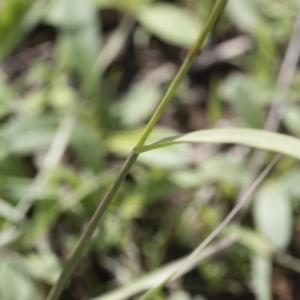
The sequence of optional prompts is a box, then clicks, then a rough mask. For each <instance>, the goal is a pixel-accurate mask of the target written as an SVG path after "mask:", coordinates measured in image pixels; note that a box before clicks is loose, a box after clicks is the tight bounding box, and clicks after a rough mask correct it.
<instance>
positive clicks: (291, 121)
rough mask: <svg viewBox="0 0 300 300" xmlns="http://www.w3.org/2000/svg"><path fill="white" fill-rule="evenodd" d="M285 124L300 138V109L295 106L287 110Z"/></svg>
mask: <svg viewBox="0 0 300 300" xmlns="http://www.w3.org/2000/svg"><path fill="white" fill-rule="evenodd" d="M283 121H284V124H285V125H286V126H287V128H288V129H289V130H290V132H291V133H292V134H294V135H296V136H298V137H300V108H299V107H297V106H295V105H293V106H290V107H287V108H286V109H285V112H284V115H283Z"/></svg>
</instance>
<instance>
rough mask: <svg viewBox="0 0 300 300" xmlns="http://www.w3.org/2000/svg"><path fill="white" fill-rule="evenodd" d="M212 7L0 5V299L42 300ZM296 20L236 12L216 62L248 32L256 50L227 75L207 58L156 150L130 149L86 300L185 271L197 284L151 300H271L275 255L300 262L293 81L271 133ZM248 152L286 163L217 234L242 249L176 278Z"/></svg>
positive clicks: (233, 194)
mask: <svg viewBox="0 0 300 300" xmlns="http://www.w3.org/2000/svg"><path fill="white" fill-rule="evenodd" d="M211 7H212V1H210V0H205V1H193V0H184V1H172V3H171V2H170V1H167V2H166V1H152V0H143V1H140V0H126V1H118V0H109V1H107V0H91V1H88V0H76V1H75V0H72V1H71V0H63V1H62V0H51V1H29V0H2V1H1V3H0V58H1V70H0V90H1V93H0V298H1V300H26V299H44V298H45V296H46V294H47V292H48V291H49V287H50V286H51V285H53V284H54V283H55V282H56V280H57V278H58V277H59V274H60V272H61V270H62V266H63V265H64V264H65V262H66V258H67V257H69V256H70V253H71V251H72V250H73V249H74V245H75V244H76V241H78V239H79V237H80V235H81V233H82V232H83V230H84V228H86V226H87V223H88V221H89V220H90V218H91V216H92V215H93V213H94V211H95V209H96V208H97V206H98V204H99V202H100V200H101V198H102V197H103V195H104V194H105V192H106V191H107V190H108V189H109V187H110V186H111V184H112V182H113V180H114V177H115V174H116V172H117V171H118V169H119V168H120V165H121V163H122V162H123V161H124V159H125V158H126V157H127V156H128V154H129V152H130V151H131V150H132V149H133V148H134V147H135V145H136V143H137V141H138V140H139V138H140V137H141V134H142V132H143V128H144V127H145V123H147V121H149V119H150V118H151V116H152V115H153V113H154V111H155V109H156V107H157V105H158V104H159V102H160V100H161V98H162V96H163V95H164V94H165V90H166V87H167V86H168V85H169V83H170V80H171V78H172V76H173V75H174V72H175V71H176V69H177V68H178V66H179V65H180V64H181V62H182V57H183V54H184V53H185V52H186V50H187V49H188V48H189V47H190V46H191V45H193V43H194V42H195V39H196V38H197V36H198V35H199V31H200V29H201V28H203V24H204V20H205V19H206V18H207V15H208V13H209V11H210V10H211ZM297 9H299V1H297V0H289V1H283V0H276V1H273V0H253V1H250V0H229V3H228V6H227V8H226V12H225V15H224V16H223V17H221V18H220V20H219V23H218V25H217V26H216V27H215V28H214V30H213V32H210V37H209V38H208V39H207V40H206V45H208V47H211V49H209V51H208V52H209V53H210V54H211V53H215V52H214V51H215V49H216V48H217V47H218V45H219V44H220V45H223V43H224V42H227V41H229V40H231V38H233V37H239V36H245V34H246V38H248V39H251V40H252V42H253V43H252V44H253V45H252V48H251V49H250V50H249V49H248V50H245V51H246V52H242V53H241V55H240V56H238V57H234V56H233V57H231V58H229V59H228V58H226V64H223V62H222V61H221V60H222V57H223V56H222V55H221V56H220V57H221V58H220V57H218V55H217V56H214V58H213V60H212V61H211V62H210V61H209V59H208V60H207V62H206V63H207V66H206V67H205V68H206V69H205V70H204V68H202V66H201V63H200V66H199V64H198V62H199V61H200V60H199V61H198V62H197V63H196V64H195V66H194V67H195V68H194V67H193V69H192V71H191V72H190V74H189V76H188V77H187V78H186V79H185V81H184V86H181V87H180V89H179V91H178V92H177V93H175V97H174V98H175V99H174V102H173V103H171V104H170V105H169V106H168V107H167V108H166V110H165V112H164V114H163V116H162V118H161V120H160V123H159V125H158V126H156V127H155V128H154V130H153V131H152V132H151V135H150V143H147V144H146V145H144V146H140V147H137V148H135V151H136V152H138V153H141V155H140V156H139V158H138V160H137V162H136V163H135V164H134V166H133V167H132V169H131V170H130V173H129V176H127V177H126V179H125V180H124V182H123V185H122V186H121V188H120V191H119V192H118V193H117V194H116V196H115V197H114V198H113V201H112V203H111V205H110V207H109V209H108V210H107V212H106V213H105V216H104V217H103V219H102V221H101V224H100V225H99V226H98V229H97V231H96V233H95V235H94V236H93V239H92V242H91V243H90V244H89V247H88V249H87V251H86V256H85V257H84V258H83V261H82V262H81V263H80V265H79V267H78V270H77V271H76V278H77V279H78V282H80V284H79V286H80V287H79V289H81V288H82V290H83V292H82V293H83V294H84V295H83V297H85V298H89V299H92V298H94V299H99V300H100V299H101V300H104V299H107V300H109V299H110V300H112V299H115V300H116V299H126V298H127V297H134V296H136V295H138V294H139V293H141V292H145V291H147V290H148V289H153V288H155V287H157V285H159V284H161V282H162V281H164V280H166V278H169V277H170V276H171V275H172V274H174V272H176V270H178V268H179V269H180V270H181V271H182V273H180V274H178V276H179V275H180V276H181V275H182V276H184V273H185V272H188V270H190V269H194V272H193V273H191V274H190V275H189V276H191V277H189V276H187V277H186V279H187V281H185V280H184V281H180V280H177V281H176V282H175V284H174V286H172V285H171V286H168V287H167V289H166V290H165V291H161V292H159V293H158V294H156V296H155V297H156V298H157V299H198V300H199V299H202V298H203V299H206V298H207V299H210V298H214V299H215V298H219V299H223V298H224V297H225V296H224V295H225V294H228V293H230V294H234V296H235V297H236V298H237V299H239V298H240V299H242V298H243V296H244V295H245V294H247V293H250V291H249V290H248V289H247V288H245V287H246V286H247V284H248V283H249V279H250V278H251V284H252V285H251V291H253V292H254V293H255V295H256V298H257V299H262V300H266V299H272V295H271V294H272V293H271V290H272V272H273V271H274V270H273V269H272V264H273V258H274V257H275V254H276V253H277V251H279V250H280V251H282V252H286V253H288V252H289V249H290V248H289V246H290V245H291V244H292V246H293V249H297V250H298V249H299V245H298V241H297V238H295V236H293V232H294V231H296V230H297V226H298V223H299V217H298V215H297V213H295V212H298V210H299V204H300V202H299V199H300V188H299V180H300V170H299V167H298V165H297V163H296V159H299V158H300V156H299V153H300V150H299V149H300V142H299V139H298V138H299V137H300V130H299V128H300V124H299V120H300V110H299V78H300V74H299V70H298V69H297V70H296V74H295V76H294V79H293V82H292V86H291V88H290V90H289V92H288V93H287V98H288V99H286V100H290V103H289V104H288V105H287V107H286V109H285V110H284V112H283V114H282V116H281V115H280V114H279V121H281V120H280V118H281V117H282V126H281V127H279V130H278V133H271V132H267V131H264V130H262V129H263V128H264V125H265V121H266V118H267V115H268V111H269V109H270V107H271V106H272V105H273V99H274V93H275V91H276V85H277V80H276V77H277V73H278V70H279V68H280V65H281V63H282V58H283V55H284V52H285V49H286V46H287V44H288V41H289V39H290V36H291V32H292V25H293V21H294V18H295V14H296V11H297ZM124 24H125V25H124ZM53 32H54V36H55V37H52V36H51V34H53ZM109 43H111V44H109ZM106 47H107V48H106ZM239 47H241V48H242V49H243V45H239V46H237V48H239ZM222 49H223V51H225V50H226V49H225V48H222ZM224 49H225V50H224ZM229 50H230V49H229ZM204 52H205V51H204ZM204 52H203V54H204V55H205V53H204ZM225 52H226V51H225ZM216 53H217V52H216ZM230 53H231V52H230V51H229V54H230ZM221 54H224V53H223V52H222V53H221ZM225 54H226V55H227V52H226V53H225ZM226 55H225V56H226ZM206 57H208V56H206ZM229 57H230V56H229ZM209 58H210V57H209ZM213 66H214V67H213ZM228 66H229V71H228V72H227V69H226V68H227V67H228ZM224 70H225V72H224ZM206 71H209V72H206ZM224 73H226V75H225V76H224ZM227 73H228V74H227ZM208 82H209V84H207V83H208ZM275 96H276V95H275ZM282 100H285V99H282ZM208 124H213V125H212V127H216V128H212V129H209V127H210V126H208ZM224 126H225V127H229V128H221V127H224ZM245 127H247V128H245ZM203 129H205V130H203ZM222 144H226V145H222ZM232 144H234V145H232ZM167 146H171V147H167ZM250 147H254V148H259V149H263V150H267V151H272V152H280V153H283V154H287V155H290V156H292V157H287V156H283V157H282V158H281V160H280V163H278V165H277V167H276V168H275V169H274V170H273V172H271V173H270V174H269V175H268V176H269V178H268V180H267V181H266V183H264V184H262V186H261V187H259V188H258V190H257V192H256V194H255V196H254V198H255V199H254V200H255V201H254V205H253V209H249V210H247V211H246V212H245V219H242V220H241V223H240V224H239V223H238V222H236V223H234V224H233V225H231V226H230V227H228V228H226V229H225V230H224V232H223V234H222V237H221V238H220V243H222V241H223V240H225V241H227V239H229V240H230V239H232V238H233V239H235V240H234V241H235V243H236V244H237V245H236V246H234V247H232V248H231V250H230V251H227V252H224V253H223V252H221V250H222V249H225V248H226V247H225V246H224V248H222V247H220V248H218V250H217V251H216V252H214V251H213V249H214V248H213V247H212V248H205V249H204V250H203V251H200V253H198V254H199V255H197V256H196V257H194V258H193V259H191V260H190V261H189V263H187V261H185V262H186V265H185V267H186V268H183V267H182V266H183V264H182V262H183V260H181V259H180V260H179V261H176V260H175V261H173V260H174V259H176V258H181V256H183V255H186V254H188V253H190V252H192V251H193V249H197V247H199V245H200V246H201V243H202V241H203V240H204V239H205V238H206V237H207V236H208V235H209V234H210V233H211V232H212V231H213V230H214V229H215V227H216V226H217V225H218V224H219V223H220V222H221V221H222V220H223V219H224V218H225V217H226V216H227V215H228V212H229V211H230V209H231V208H232V206H233V205H234V203H235V201H236V199H237V198H238V195H239V189H240V187H242V186H243V185H245V182H248V179H249V178H251V177H252V175H253V174H252V165H249V161H250V162H251V159H249V158H250ZM150 150H151V151H150ZM272 156H273V153H268V154H267V155H266V157H265V158H264V159H263V161H262V165H261V166H260V168H262V167H263V166H265V165H266V164H267V163H268V162H269V159H270V157H272ZM255 176H257V174H256V175H255ZM252 221H253V222H252ZM228 245H232V244H230V243H229V244H228ZM227 247H229V246H227ZM213 253H220V255H219V256H218V258H214V257H212V255H213ZM204 259H206V261H205V262H203V260H204ZM170 261H171V263H170V265H164V264H165V263H167V262H170ZM162 265H163V266H162ZM295 265H296V264H294V265H293V267H294V268H296V267H295ZM275 267H276V266H275ZM290 267H291V266H290ZM277 271H278V270H277ZM298 271H299V270H298ZM279 273H280V270H279ZM103 274H104V275H103ZM106 274H107V276H106ZM285 274H287V273H284V272H282V274H281V273H280V276H283V277H284V276H286V275H285ZM237 277H238V278H237ZM77 279H76V280H77ZM189 279H191V282H197V286H196V287H195V289H194V287H193V286H191V285H189ZM286 279H287V280H291V279H290V277H289V276H286ZM76 282H77V281H76ZM186 282H187V283H186ZM199 282H201V284H198V283H199ZM202 283H203V284H202ZM289 283H290V284H292V280H291V282H289ZM81 284H82V286H81ZM68 289H69V290H68V293H71V294H72V289H74V286H73V285H72V282H71V284H70V287H69V288H68ZM108 291H110V292H108ZM80 292H81V290H80V291H79V294H80ZM74 293H75V296H70V297H71V298H72V299H76V297H79V296H78V295H76V291H74ZM277 296H278V295H277ZM245 297H247V295H246V296H245Z"/></svg>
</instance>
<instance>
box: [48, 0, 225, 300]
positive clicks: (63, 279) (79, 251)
mask: <svg viewBox="0 0 300 300" xmlns="http://www.w3.org/2000/svg"><path fill="white" fill-rule="evenodd" d="M227 2H228V0H217V1H216V3H215V4H214V6H213V9H212V11H211V13H210V15H209V17H208V19H207V21H206V23H205V25H204V27H203V28H202V30H201V32H200V34H199V37H198V38H197V40H196V42H195V44H194V45H193V46H192V47H191V48H190V50H189V52H188V54H187V56H186V58H185V60H184V62H183V64H182V66H181V68H180V69H179V71H178V73H177V75H176V76H175V78H174V80H173V81H172V83H171V85H170V87H169V89H168V90H167V92H166V94H165V96H164V97H163V99H162V101H161V103H160V104H159V106H158V108H157V109H156V111H155V113H154V114H153V116H152V118H151V120H150V121H149V123H148V125H147V126H146V128H145V130H144V132H143V134H142V136H141V138H140V140H139V141H138V143H137V145H136V146H138V147H140V146H143V145H144V143H145V142H146V140H147V138H148V137H149V135H150V133H151V132H152V130H153V128H154V126H155V125H156V123H157V122H158V120H159V118H160V116H161V115H162V113H163V111H164V109H165V108H166V106H167V105H168V104H169V102H170V100H171V99H172V97H173V96H174V94H175V93H176V91H177V89H178V87H179V85H180V83H181V81H182V80H183V78H184V76H185V75H186V73H187V72H188V70H189V68H190V66H191V64H192V62H193V60H194V58H195V57H196V56H197V55H198V53H200V50H201V48H202V46H203V44H204V42H205V40H206V38H207V36H208V34H209V33H210V31H211V30H212V29H213V27H214V25H215V24H216V22H217V20H218V18H219V17H220V15H221V13H222V12H223V10H224V8H225V5H226V3H227ZM138 155H139V154H138V153H135V152H133V151H132V152H131V153H130V155H129V156H128V158H127V159H126V161H125V163H124V165H123V167H122V168H121V170H120V171H119V173H118V174H117V177H116V178H115V180H114V182H113V183H112V185H111V187H110V189H109V190H108V191H107V193H106V195H105V196H104V198H103V199H102V201H101V202H100V204H99V206H98V207H97V209H96V211H95V213H94V215H93V216H92V218H91V220H90V222H89V224H88V225H87V227H86V229H85V231H84V232H83V234H82V235H81V237H80V239H79V240H78V242H77V244H76V246H75V248H74V250H73V252H72V253H71V256H70V258H69V260H68V261H67V263H66V265H65V267H64V269H63V271H62V273H61V275H60V277H59V279H58V281H57V282H56V284H55V285H54V286H53V287H52V289H51V291H50V293H49V295H48V297H47V298H46V300H57V299H58V298H59V297H60V295H61V293H62V291H63V289H64V287H65V285H66V284H67V282H68V281H69V279H70V277H71V275H72V273H73V271H74V269H75V267H76V265H77V263H78V261H79V259H80V258H81V257H82V255H83V254H84V252H85V250H86V249H87V247H88V245H89V241H90V239H91V237H92V235H93V233H94V232H95V230H96V228H97V226H98V224H99V221H100V220H101V218H102V216H103V214H104V213H105V211H106V209H107V207H108V206H109V204H110V202H111V201H112V199H113V198H114V196H115V194H116V193H117V191H118V189H119V187H120V186H121V184H122V182H123V181H124V179H125V177H126V175H127V174H128V172H129V171H130V169H131V167H132V166H133V164H134V163H135V161H136V159H137V158H138Z"/></svg>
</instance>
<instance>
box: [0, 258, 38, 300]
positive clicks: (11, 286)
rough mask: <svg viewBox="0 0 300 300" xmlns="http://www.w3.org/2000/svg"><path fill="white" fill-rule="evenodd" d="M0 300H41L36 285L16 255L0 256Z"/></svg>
mask: <svg viewBox="0 0 300 300" xmlns="http://www.w3.org/2000/svg"><path fill="white" fill-rule="evenodd" d="M0 298H1V300H32V299H35V300H39V299H42V297H41V295H40V292H39V291H38V289H37V286H36V284H35V283H34V281H33V280H32V278H31V277H30V276H29V274H28V273H27V271H26V268H25V266H24V263H23V260H22V259H21V257H19V256H17V255H16V254H2V255H1V256H0Z"/></svg>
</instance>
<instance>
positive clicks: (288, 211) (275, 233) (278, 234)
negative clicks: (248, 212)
mask: <svg viewBox="0 0 300 300" xmlns="http://www.w3.org/2000/svg"><path fill="white" fill-rule="evenodd" d="M253 212H254V219H255V223H256V226H257V228H258V229H259V230H260V232H261V233H262V234H263V235H264V236H265V237H266V239H267V240H268V241H269V242H270V243H271V244H272V245H274V246H275V247H276V248H278V249H285V248H286V247H287V246H288V245H289V243H290V240H291V237H292V231H293V225H292V221H293V214H292V207H291V201H290V197H289V194H288V193H287V191H286V190H285V189H284V188H283V186H282V185H281V184H279V183H278V182H276V181H270V182H267V183H266V184H264V185H263V186H262V187H261V189H260V190H259V192H258V193H257V195H256V197H255V202H254V205H253Z"/></svg>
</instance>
